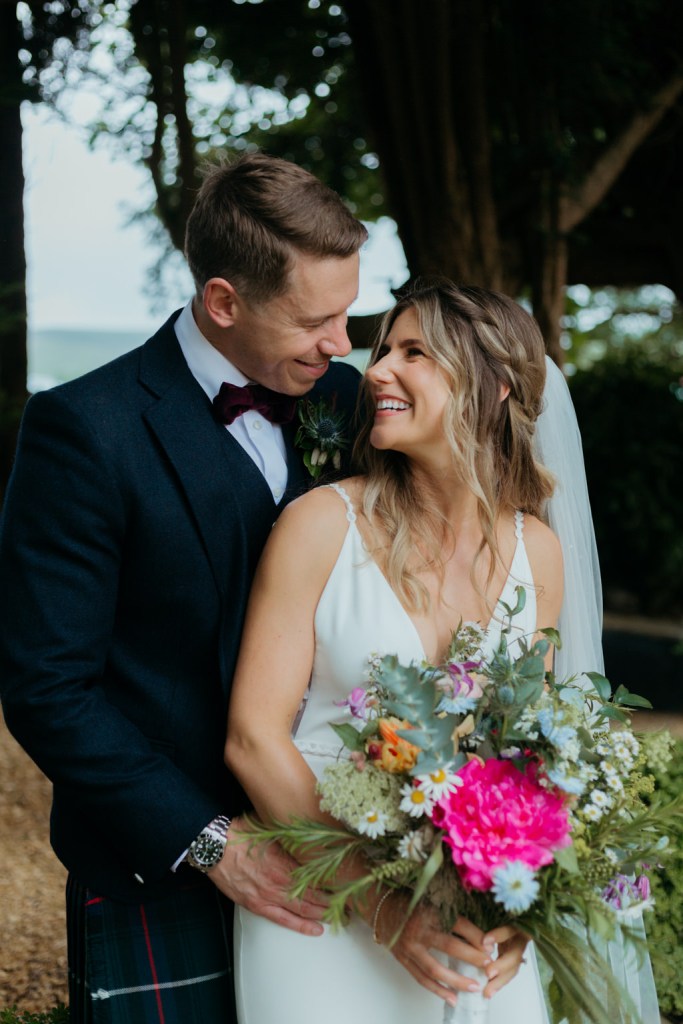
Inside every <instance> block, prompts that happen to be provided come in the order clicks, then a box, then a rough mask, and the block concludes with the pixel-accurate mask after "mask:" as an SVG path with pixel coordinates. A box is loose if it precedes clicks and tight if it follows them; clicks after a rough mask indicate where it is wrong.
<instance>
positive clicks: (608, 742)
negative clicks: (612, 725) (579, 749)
mask: <svg viewBox="0 0 683 1024" xmlns="http://www.w3.org/2000/svg"><path fill="white" fill-rule="evenodd" d="M595 753H596V755H597V756H598V757H599V758H600V761H599V762H598V764H597V766H593V767H592V768H591V770H590V781H591V782H592V783H594V785H593V787H592V789H591V790H590V791H588V792H587V793H586V798H585V800H583V801H582V803H581V806H580V807H579V808H577V811H576V813H577V815H578V817H579V818H582V819H583V820H584V821H588V822H592V821H599V820H600V819H601V818H602V817H603V815H604V814H605V813H606V812H607V811H609V810H611V809H612V808H613V807H615V806H618V804H619V802H620V798H621V797H622V796H623V793H624V779H627V778H628V776H629V774H630V773H631V772H632V771H633V769H634V768H635V766H636V761H637V759H638V755H639V753H640V744H639V743H638V740H637V739H636V737H635V736H634V735H633V733H631V732H629V731H628V730H626V729H623V730H614V731H612V732H606V733H605V734H604V735H603V736H602V737H601V739H600V740H599V742H598V743H597V744H596V746H595Z"/></svg>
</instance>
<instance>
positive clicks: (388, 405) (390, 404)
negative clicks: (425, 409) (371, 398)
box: [377, 398, 410, 412]
mask: <svg viewBox="0 0 683 1024" xmlns="http://www.w3.org/2000/svg"><path fill="white" fill-rule="evenodd" d="M409 408H410V402H399V401H397V400H391V399H388V398H382V399H380V401H379V402H378V403H377V410H378V411H379V412H382V411H383V410H384V409H395V410H401V409H409Z"/></svg>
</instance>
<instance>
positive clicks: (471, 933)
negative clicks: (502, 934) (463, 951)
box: [451, 916, 509, 949]
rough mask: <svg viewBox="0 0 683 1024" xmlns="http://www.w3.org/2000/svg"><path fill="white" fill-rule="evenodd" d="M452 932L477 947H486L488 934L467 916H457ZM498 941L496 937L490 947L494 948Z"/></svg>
mask: <svg viewBox="0 0 683 1024" xmlns="http://www.w3.org/2000/svg"><path fill="white" fill-rule="evenodd" d="M451 932H452V934H453V935H459V936H460V937H461V938H463V939H464V940H465V941H466V942H468V943H469V944H470V946H475V947H476V948H477V949H485V948H486V946H485V940H486V935H485V934H484V932H483V931H482V930H481V928H477V926H476V924H472V922H471V921H470V920H469V919H468V918H467V917H462V916H461V917H457V918H456V920H455V924H454V925H453V927H452V929H451ZM492 934H493V933H492ZM508 937H509V936H508ZM498 941H499V940H498V939H494V940H493V942H491V943H489V945H490V947H491V948H492V947H493V945H495V943H496V942H498ZM501 941H502V940H501Z"/></svg>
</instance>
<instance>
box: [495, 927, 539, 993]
mask: <svg viewBox="0 0 683 1024" xmlns="http://www.w3.org/2000/svg"><path fill="white" fill-rule="evenodd" d="M484 943H485V945H486V947H487V948H489V949H495V948H496V946H497V947H498V956H497V957H496V959H495V960H494V961H493V962H492V963H491V965H490V966H489V967H487V968H486V974H487V976H488V979H489V981H488V984H487V986H486V988H485V989H484V995H485V996H486V998H487V999H490V998H491V996H493V995H495V993H496V992H498V991H499V990H500V989H501V988H502V987H503V986H504V985H507V983H508V982H509V981H512V979H513V978H514V976H515V975H516V974H517V971H518V970H519V968H520V967H521V965H522V963H523V962H524V951H525V950H526V947H527V945H528V944H529V937H528V936H527V935H523V934H522V932H518V931H517V930H516V929H515V928H512V927H511V926H509V925H506V926H504V927H501V928H495V929H494V930H493V931H491V932H488V934H487V935H485V936H484Z"/></svg>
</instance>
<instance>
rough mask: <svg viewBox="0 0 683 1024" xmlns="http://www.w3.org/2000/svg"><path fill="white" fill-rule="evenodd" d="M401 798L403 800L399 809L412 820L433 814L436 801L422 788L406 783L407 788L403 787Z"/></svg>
mask: <svg viewBox="0 0 683 1024" xmlns="http://www.w3.org/2000/svg"><path fill="white" fill-rule="evenodd" d="M401 796H402V797H403V799H402V800H401V803H400V804H399V807H400V809H401V810H402V811H404V812H405V813H406V814H409V815H410V817H411V818H421V817H422V815H423V814H431V812H432V808H433V807H434V801H433V800H431V799H430V798H429V796H428V795H427V793H425V791H424V789H422V787H421V786H413V785H411V783H410V782H406V784H405V786H402V787H401Z"/></svg>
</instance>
